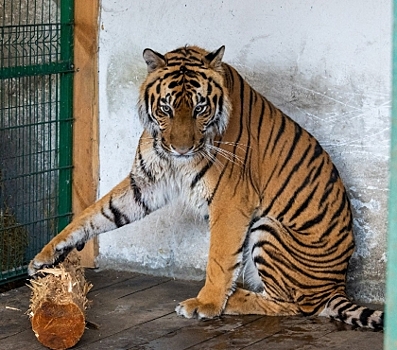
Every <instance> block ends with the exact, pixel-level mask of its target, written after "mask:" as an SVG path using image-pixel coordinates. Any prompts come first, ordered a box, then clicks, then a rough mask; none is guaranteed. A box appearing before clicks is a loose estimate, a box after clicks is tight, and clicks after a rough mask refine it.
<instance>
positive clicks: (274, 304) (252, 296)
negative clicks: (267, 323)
mask: <svg viewBox="0 0 397 350" xmlns="http://www.w3.org/2000/svg"><path fill="white" fill-rule="evenodd" d="M223 314H225V315H268V316H291V315H299V314H301V313H300V311H299V308H298V306H297V305H296V304H295V303H293V302H285V301H278V300H271V299H267V298H266V297H265V296H264V294H263V293H255V292H251V291H249V290H246V289H242V288H237V289H236V290H235V292H234V293H233V294H232V295H231V296H230V297H229V299H228V301H227V304H226V307H225V310H224V311H223Z"/></svg>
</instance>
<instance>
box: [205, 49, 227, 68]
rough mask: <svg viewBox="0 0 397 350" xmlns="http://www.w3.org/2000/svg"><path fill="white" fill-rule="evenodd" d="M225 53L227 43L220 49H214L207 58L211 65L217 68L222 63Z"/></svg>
mask: <svg viewBox="0 0 397 350" xmlns="http://www.w3.org/2000/svg"><path fill="white" fill-rule="evenodd" d="M224 53H225V45H222V46H221V47H220V48H219V49H218V50H215V51H212V52H211V53H209V54H208V55H207V56H205V59H206V60H207V62H208V64H209V66H210V67H213V68H217V67H220V66H221V64H222V58H223V54H224Z"/></svg>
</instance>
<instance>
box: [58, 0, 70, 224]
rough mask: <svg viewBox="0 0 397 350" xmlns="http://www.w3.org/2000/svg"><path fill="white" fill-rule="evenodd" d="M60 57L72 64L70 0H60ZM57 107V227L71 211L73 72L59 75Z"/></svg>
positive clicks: (67, 219)
mask: <svg viewBox="0 0 397 350" xmlns="http://www.w3.org/2000/svg"><path fill="white" fill-rule="evenodd" d="M60 4H61V52H60V53H61V61H62V62H67V63H68V64H69V67H70V68H73V19H74V11H73V8H74V1H73V0H68V1H61V2H60ZM60 97H61V104H60V111H59V168H60V170H59V204H58V210H59V221H58V231H60V230H62V229H63V228H64V227H65V226H66V225H67V224H68V223H69V220H70V216H71V211H72V201H71V197H72V196H71V191H72V181H71V178H72V161H73V159H72V141H73V130H72V122H73V74H72V73H70V72H67V73H61V75H60Z"/></svg>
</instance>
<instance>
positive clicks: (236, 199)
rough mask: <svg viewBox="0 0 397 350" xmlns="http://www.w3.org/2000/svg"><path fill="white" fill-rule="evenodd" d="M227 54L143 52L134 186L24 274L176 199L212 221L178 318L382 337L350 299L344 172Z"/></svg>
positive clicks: (62, 237) (92, 213) (75, 224)
mask: <svg viewBox="0 0 397 350" xmlns="http://www.w3.org/2000/svg"><path fill="white" fill-rule="evenodd" d="M224 50H225V48H224V46H222V47H221V48H219V49H218V50H216V51H213V52H207V51H205V50H203V49H201V48H199V47H196V46H186V47H182V48H179V49H177V50H174V51H171V52H169V53H167V54H165V55H162V54H160V53H157V52H155V51H153V50H151V49H146V50H144V52H143V57H144V60H145V61H146V64H147V69H148V74H147V77H146V80H145V81H144V82H143V84H142V86H141V89H140V97H139V101H138V113H139V118H140V121H141V123H142V125H143V128H144V131H143V133H142V136H141V138H140V141H139V145H138V147H137V150H136V157H135V160H134V163H133V167H132V170H131V172H130V174H129V175H128V176H127V177H126V178H125V179H124V180H123V181H122V182H121V183H120V184H118V185H117V186H116V187H115V188H114V189H112V190H111V191H110V192H109V193H108V194H107V195H105V196H104V197H103V198H102V199H100V200H98V201H97V202H96V203H94V204H93V205H92V206H90V207H89V208H88V209H86V210H85V211H84V212H83V213H82V214H81V215H80V216H78V217H76V218H75V219H74V220H73V221H72V222H71V223H70V224H69V225H68V226H67V227H66V228H65V229H64V230H63V231H61V232H60V233H59V234H58V235H57V236H55V237H54V238H53V239H52V240H51V241H50V242H49V243H48V244H47V245H46V246H45V247H44V248H43V249H42V251H41V252H40V253H39V254H37V256H36V257H35V258H34V259H33V260H32V261H31V263H30V265H29V273H30V274H31V275H33V274H35V273H36V272H37V271H38V270H40V269H42V268H43V267H46V266H49V265H53V264H57V263H58V262H60V261H62V260H63V259H64V258H65V256H66V255H67V254H68V253H69V252H70V251H71V250H72V249H73V248H75V247H76V248H77V249H79V250H80V249H82V248H83V247H84V244H85V242H86V241H87V240H89V239H91V238H92V237H94V236H96V235H98V234H99V233H101V232H105V231H109V230H112V229H115V228H117V227H120V226H123V225H126V224H128V223H131V222H133V221H135V220H139V219H141V218H143V217H145V216H146V215H148V214H150V213H151V212H153V211H155V210H156V209H159V208H160V207H163V206H164V205H166V204H167V203H169V202H171V201H173V200H175V198H177V197H180V198H182V199H183V200H184V201H185V203H186V205H189V206H193V207H196V208H198V209H199V210H202V211H203V212H207V213H208V218H209V219H208V221H209V229H210V248H209V255H208V263H207V269H206V280H205V284H204V286H203V288H202V289H201V290H200V292H199V293H198V295H197V297H195V298H191V299H188V300H186V301H183V302H181V303H180V304H179V305H178V306H177V307H176V312H177V313H178V314H179V315H183V316H185V317H187V318H192V317H197V318H200V319H201V318H213V317H216V316H219V315H221V314H233V315H240V314H264V315H305V316H311V315H320V316H328V317H330V318H333V319H336V320H340V321H343V322H346V323H348V324H352V325H356V326H360V327H369V328H373V329H382V328H383V312H381V311H374V310H370V309H368V308H366V307H362V306H358V305H356V304H355V303H353V302H351V301H350V300H349V299H348V297H347V295H346V272H347V267H348V262H349V258H350V256H351V255H352V253H353V250H354V239H353V233H352V214H351V209H350V203H349V199H348V196H347V194H346V190H345V188H344V185H343V183H342V181H341V178H340V176H339V174H338V171H337V169H336V168H335V166H334V165H333V163H332V161H331V160H330V157H329V155H328V154H327V153H326V152H325V151H324V150H323V148H322V147H321V146H320V144H319V143H318V141H317V140H316V139H315V138H314V137H313V136H312V135H310V134H309V133H308V132H307V131H306V130H305V129H303V128H302V127H301V126H299V125H298V124H297V123H296V122H294V121H293V120H292V119H290V118H289V117H288V116H287V115H285V114H284V113H283V112H281V111H280V110H279V109H277V108H276V107H275V106H274V105H273V104H271V103H270V102H269V101H268V100H266V99H265V98H264V97H263V96H262V95H261V94H259V93H258V92H257V91H255V90H254V89H253V88H252V87H251V86H250V85H249V84H248V83H247V82H246V81H245V80H244V79H243V78H242V77H241V75H240V74H239V73H238V72H237V71H236V70H235V69H234V68H233V67H231V66H230V65H228V64H226V63H224V62H223V61H222V58H223V54H224ZM239 276H242V278H243V280H244V284H243V286H241V284H239V283H237V280H238V278H239Z"/></svg>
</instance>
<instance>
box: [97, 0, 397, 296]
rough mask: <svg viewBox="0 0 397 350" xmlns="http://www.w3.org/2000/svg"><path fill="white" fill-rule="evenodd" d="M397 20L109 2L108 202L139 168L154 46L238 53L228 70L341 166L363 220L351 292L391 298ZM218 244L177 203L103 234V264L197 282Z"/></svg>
mask: <svg viewBox="0 0 397 350" xmlns="http://www.w3.org/2000/svg"><path fill="white" fill-rule="evenodd" d="M391 19H392V12H391V2H390V1H389V0H377V1H372V0H334V1H328V0H273V1H260V0H245V1H240V0H229V1H220V0H201V1H191V0H186V1H180V0H168V1H155V0H146V1H130V0H118V1H117V2H116V1H110V0H102V11H101V19H100V23H101V30H100V51H99V71H100V77H99V80H100V195H101V196H102V195H104V194H105V193H106V192H107V191H109V190H110V189H111V188H112V187H113V186H114V185H116V184H117V183H118V182H119V181H120V180H122V179H123V178H124V176H126V175H127V173H128V172H129V170H130V167H131V164H132V161H133V157H134V154H135V147H136V145H137V142H138V138H139V135H140V132H141V126H140V124H139V122H138V118H137V113H136V100H137V96H138V89H139V86H140V84H141V82H142V80H143V78H144V76H145V74H146V67H145V64H144V61H143V59H142V51H143V49H144V48H146V47H150V48H152V49H154V50H156V51H159V52H162V53H165V52H167V51H170V50H172V49H175V48H177V47H179V46H183V45H185V44H196V45H199V46H202V47H204V48H207V49H209V50H214V49H217V48H218V47H219V46H221V45H226V54H225V57H224V59H225V61H227V62H228V63H230V64H232V65H234V66H235V67H236V68H237V69H238V70H239V71H240V73H241V74H242V75H243V76H244V77H245V78H246V79H247V80H248V81H249V82H250V83H251V84H252V85H253V86H254V87H255V88H256V89H257V90H258V91H260V92H262V93H263V94H264V95H265V96H267V97H268V98H269V99H270V100H271V101H273V102H274V103H275V104H276V105H278V106H279V107H280V108H281V109H283V110H284V111H285V112H287V114H289V115H290V116H292V117H293V118H294V119H295V120H297V121H298V122H299V123H300V124H301V125H302V126H304V127H305V128H306V129H308V130H309V131H310V132H311V133H312V134H314V135H315V136H316V137H317V138H318V139H319V141H320V143H321V144H322V145H323V147H324V148H325V149H326V150H327V151H328V152H329V153H330V154H331V156H332V157H333V160H334V162H335V164H336V165H337V167H338V168H339V170H340V172H341V175H342V178H343V179H344V181H345V184H346V186H347V188H348V190H349V194H350V197H351V200H352V205H353V209H354V214H355V221H354V223H355V233H356V240H357V251H356V253H355V255H354V259H353V261H352V264H351V271H350V273H349V286H350V291H351V294H353V295H354V296H355V297H356V298H358V299H361V300H366V301H382V300H383V298H384V281H385V277H384V273H385V253H384V252H385V246H386V243H385V240H386V220H387V206H386V204H387V203H386V202H387V173H388V171H387V168H388V166H387V163H388V151H389V112H390V79H391V78H390V70H391V62H390V58H391ZM182 211H183V210H182ZM207 246H208V233H207V231H206V226H205V223H203V222H201V221H200V220H199V219H197V218H194V217H193V216H192V215H191V214H189V213H186V214H184V215H182V216H181V208H180V207H178V206H174V207H171V208H166V209H165V210H161V211H159V212H156V213H154V214H152V215H150V216H149V217H147V218H146V219H144V220H142V221H141V222H139V223H134V224H131V225H129V226H127V227H124V228H121V229H119V230H116V231H113V232H111V233H106V234H103V235H102V236H101V237H100V257H99V263H100V265H101V266H102V267H114V266H117V267H119V268H130V269H135V270H141V271H149V272H151V273H161V274H168V275H172V276H184V277H190V278H191V277H195V278H197V277H202V276H203V275H204V272H203V271H204V269H205V265H206V256H207Z"/></svg>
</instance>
